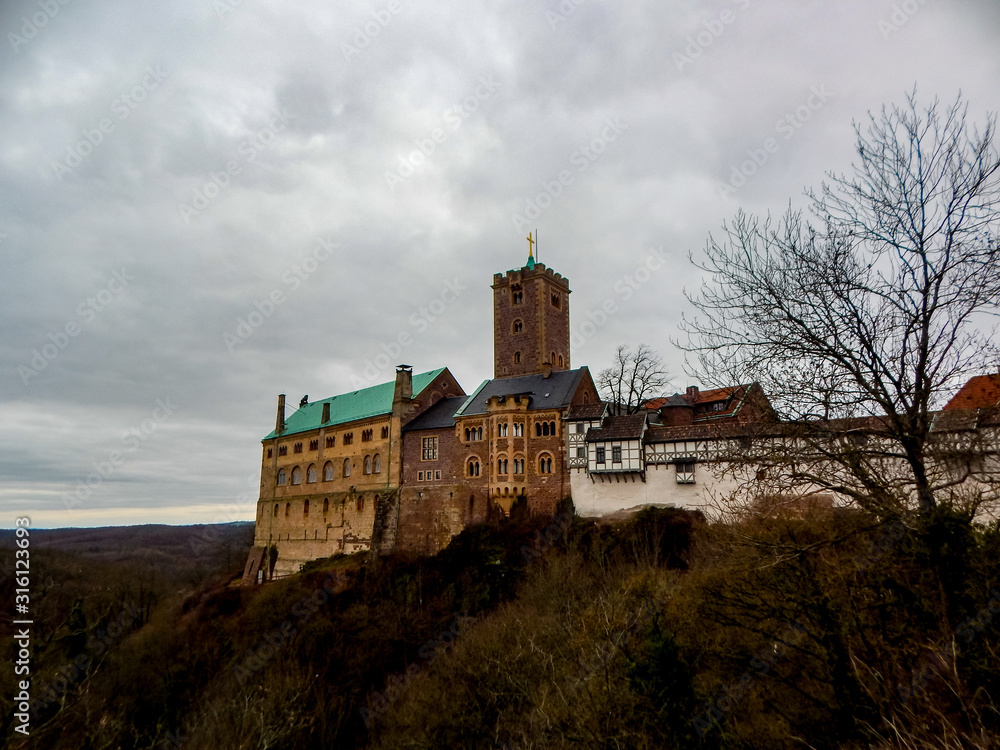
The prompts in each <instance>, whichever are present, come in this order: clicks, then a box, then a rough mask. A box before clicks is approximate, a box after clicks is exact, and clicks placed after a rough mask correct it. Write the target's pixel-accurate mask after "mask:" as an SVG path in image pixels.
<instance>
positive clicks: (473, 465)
mask: <svg viewBox="0 0 1000 750" xmlns="http://www.w3.org/2000/svg"><path fill="white" fill-rule="evenodd" d="M468 469H469V476H470V477H478V476H479V459H478V458H470V459H469V466H468Z"/></svg>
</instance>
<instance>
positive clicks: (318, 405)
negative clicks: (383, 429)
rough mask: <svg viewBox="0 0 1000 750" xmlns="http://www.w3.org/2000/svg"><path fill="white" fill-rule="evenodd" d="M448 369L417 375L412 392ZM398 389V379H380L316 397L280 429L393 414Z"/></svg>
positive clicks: (272, 434)
mask: <svg viewBox="0 0 1000 750" xmlns="http://www.w3.org/2000/svg"><path fill="white" fill-rule="evenodd" d="M445 369H447V368H444V367H441V368H439V369H437V370H431V371H429V372H422V373H420V374H419V375H414V376H413V395H414V396H417V395H419V394H420V392H421V391H423V390H424V388H426V387H427V386H429V385H430V384H431V383H432V382H434V379H435V378H436V377H437V376H438V375H440V374H441V373H442V372H444V371H445ZM395 390H396V381H395V380H390V381H389V382H387V383H379V384H378V385H373V386H371V387H369V388H362V389H361V390H358V391H351V392H350V393H342V394H340V395H339V396H331V397H330V398H325V399H323V400H321V401H313V402H312V403H309V404H306V405H305V406H300V407H299V408H298V409H297V410H296V411H295V412H294V413H293V414H292V415H291V416H289V417H286V418H285V429H284V431H283V432H282V433H281V436H282V437H284V436H286V435H294V434H296V433H299V432H308V431H309V430H316V429H319V428H320V427H329V426H331V425H337V424H345V423H347V422H355V421H357V420H359V419H367V418H368V417H377V416H379V415H380V414H391V413H392V397H393V394H394V393H395ZM327 403H328V404H330V419H329V421H327V422H322V419H323V404H327ZM274 437H277V433H275V432H274V430H272V431H271V432H270V433H268V435H267V437H265V438H264V440H270V439H272V438H274Z"/></svg>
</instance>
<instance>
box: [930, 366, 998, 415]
mask: <svg viewBox="0 0 1000 750" xmlns="http://www.w3.org/2000/svg"><path fill="white" fill-rule="evenodd" d="M992 406H1000V373H992V374H990V375H976V376H975V377H974V378H970V379H969V382H968V383H966V384H965V385H963V386H962V387H961V388H960V389H959V391H958V393H956V394H955V395H954V396H952V399H951V401H949V402H948V403H947V404H945V406H944V411H950V410H951V409H986V408H989V407H992Z"/></svg>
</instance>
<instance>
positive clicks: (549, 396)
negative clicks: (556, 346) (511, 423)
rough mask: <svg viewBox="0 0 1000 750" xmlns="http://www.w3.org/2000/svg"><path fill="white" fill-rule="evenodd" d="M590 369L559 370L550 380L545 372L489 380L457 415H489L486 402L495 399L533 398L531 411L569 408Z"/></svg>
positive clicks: (550, 376)
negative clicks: (511, 397) (543, 374)
mask: <svg viewBox="0 0 1000 750" xmlns="http://www.w3.org/2000/svg"><path fill="white" fill-rule="evenodd" d="M586 369H587V368H586V367H581V368H579V369H577V370H557V371H554V372H553V373H552V374H551V375H549V377H547V378H546V377H543V376H542V374H541V373H535V374H532V375H518V376H515V377H512V378H494V379H493V380H485V381H483V383H482V385H480V386H479V388H477V389H476V391H475V392H474V393H473V394H472V395H471V396H469V398H468V400H467V401H466V403H465V405H464V406H463V407H462V408H461V409H460V410H459V412H458V414H457V415H456V416H464V417H467V416H470V415H473V414H485V413H486V403H487V402H488V401H489V400H490V398H491V397H493V396H514V395H521V396H524V395H527V396H530V397H531V401H530V402H529V404H528V411H538V410H540V409H564V408H566V407H567V406H569V402H570V400H571V399H572V398H573V394H574V393H576V389H577V387H578V386H579V385H580V380H581V379H582V378H583V373H584V371H586Z"/></svg>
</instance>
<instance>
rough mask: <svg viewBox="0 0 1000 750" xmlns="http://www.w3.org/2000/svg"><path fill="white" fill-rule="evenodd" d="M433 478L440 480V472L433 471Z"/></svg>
mask: <svg viewBox="0 0 1000 750" xmlns="http://www.w3.org/2000/svg"><path fill="white" fill-rule="evenodd" d="M434 478H435V479H440V478H441V472H440V471H435V472H434Z"/></svg>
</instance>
